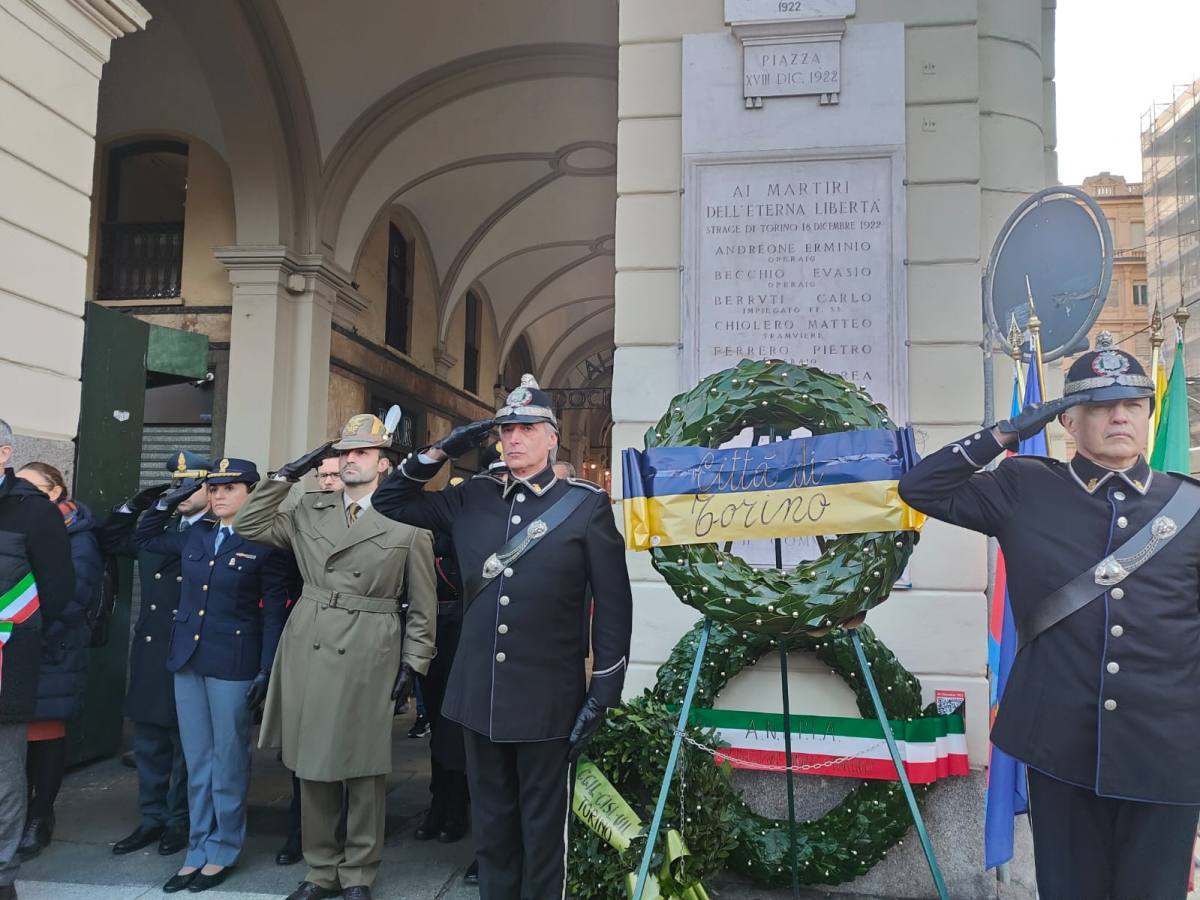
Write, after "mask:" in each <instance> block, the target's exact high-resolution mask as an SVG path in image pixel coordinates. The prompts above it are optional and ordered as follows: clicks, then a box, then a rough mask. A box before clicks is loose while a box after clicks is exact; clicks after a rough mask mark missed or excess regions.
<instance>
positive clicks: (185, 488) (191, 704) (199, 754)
mask: <svg viewBox="0 0 1200 900" xmlns="http://www.w3.org/2000/svg"><path fill="white" fill-rule="evenodd" d="M257 482H258V470H257V469H256V468H255V466H254V463H252V462H251V461H250V460H247V459H235V458H233V457H228V458H225V459H222V460H220V461H219V462H218V463H217V464H216V465H215V466H214V467H213V470H212V471H210V472H209V474H208V475H207V476H206V477H205V484H206V486H207V487H208V497H209V502H210V503H211V505H212V511H213V516H214V518H216V519H217V521H216V522H215V523H211V524H200V525H196V526H193V527H192V528H189V529H188V530H187V531H186V532H171V531H166V530H164V526H165V525H166V523H167V521H168V520H169V519H170V517H171V511H172V509H173V508H174V507H175V506H176V505H177V504H179V503H180V502H182V501H183V500H184V499H186V498H188V497H190V496H191V495H192V493H193V492H194V491H195V487H196V484H197V482H195V481H185V482H184V483H183V484H181V485H180V486H179V487H177V488H176V489H175V490H173V491H169V492H168V493H166V494H163V496H162V497H160V498H159V500H158V502H157V503H156V504H155V505H154V507H153V508H152V509H150V510H149V511H147V512H146V513H145V514H144V515H143V516H142V518H141V521H140V522H138V526H137V530H136V531H135V532H134V540H135V541H136V542H137V544H138V546H139V547H142V548H144V549H146V550H150V551H152V552H155V553H174V554H176V555H178V556H179V557H180V561H181V565H182V572H183V584H182V591H181V592H180V596H179V607H178V612H177V613H176V615H175V617H174V623H173V625H172V628H171V641H170V650H169V652H168V653H167V669H168V670H170V671H171V672H174V673H175V701H176V704H177V708H178V711H179V737H180V742H181V743H182V745H183V755H184V759H185V761H186V762H187V769H188V819H189V822H190V825H191V828H190V834H189V836H188V851H187V855H186V857H185V858H184V864H183V866H182V867H181V868H180V869H179V871H178V872H177V873H176V874H175V875H173V876H171V878H170V879H169V880H168V881H167V883H166V884H164V885H163V891H164V892H166V893H175V892H178V891H182V890H184V889H185V888H186V889H187V890H189V891H191V892H193V893H198V892H200V891H204V890H207V889H209V888H212V887H216V886H217V885H219V884H221V883H222V882H223V881H224V880H225V879H226V878H227V877H228V876H229V873H230V871H232V869H233V866H234V864H235V863H237V861H238V859H239V857H240V856H241V852H242V845H243V842H244V841H245V837H246V792H247V790H248V788H249V782H250V747H251V744H250V742H251V728H252V727H253V711H254V710H255V709H256V708H257V707H259V706H261V705H262V702H263V699H264V698H265V697H266V693H267V678H268V675H269V673H270V671H271V664H272V662H273V661H274V659H275V649H276V647H277V646H278V644H279V635H280V633H281V632H282V631H283V620H284V616H285V614H286V613H285V608H286V606H287V566H286V563H285V562H284V560H283V559H282V558H281V554H279V553H278V552H277V551H274V550H272V549H271V548H270V547H267V546H265V545H263V544H257V543H254V542H253V541H249V540H247V539H246V538H245V536H244V535H242V534H241V533H240V532H239V531H238V529H237V528H235V527H234V516H235V515H236V514H237V511H238V509H240V508H241V506H242V504H243V503H245V502H246V497H247V496H249V494H250V491H251V490H252V489H253V488H254V486H255V484H257Z"/></svg>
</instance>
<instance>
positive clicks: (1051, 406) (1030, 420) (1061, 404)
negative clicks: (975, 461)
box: [996, 394, 1091, 441]
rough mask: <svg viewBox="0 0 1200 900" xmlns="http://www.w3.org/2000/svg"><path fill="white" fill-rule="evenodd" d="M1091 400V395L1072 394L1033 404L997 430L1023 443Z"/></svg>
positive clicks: (998, 423) (1003, 422)
mask: <svg viewBox="0 0 1200 900" xmlns="http://www.w3.org/2000/svg"><path fill="white" fill-rule="evenodd" d="M1089 400H1091V395H1090V394H1071V395H1070V396H1069V397H1061V398H1059V399H1058V400H1047V401H1046V402H1045V403H1031V404H1030V405H1029V406H1026V407H1025V408H1024V409H1023V410H1021V411H1020V412H1019V413H1018V414H1017V415H1015V416H1013V417H1012V418H1011V419H1005V420H1004V421H1002V422H997V423H996V430H997V431H999V432H1001V433H1002V434H1015V435H1016V436H1017V440H1019V441H1023V440H1025V439H1027V438H1031V437H1033V436H1034V435H1035V434H1037V433H1038V432H1039V431H1041V430H1042V429H1043V428H1045V427H1046V426H1047V425H1049V424H1050V423H1051V422H1053V421H1054V420H1055V419H1057V418H1058V416H1059V414H1060V413H1062V412H1065V411H1066V410H1068V409H1070V408H1071V407H1072V406H1076V405H1078V404H1080V403H1087V402H1088V401H1089Z"/></svg>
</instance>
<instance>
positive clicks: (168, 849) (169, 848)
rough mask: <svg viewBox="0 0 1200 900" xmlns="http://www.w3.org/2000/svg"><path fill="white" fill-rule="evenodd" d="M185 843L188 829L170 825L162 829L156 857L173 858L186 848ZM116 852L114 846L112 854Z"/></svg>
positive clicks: (184, 826) (124, 851) (182, 826)
mask: <svg viewBox="0 0 1200 900" xmlns="http://www.w3.org/2000/svg"><path fill="white" fill-rule="evenodd" d="M187 843H188V827H187V826H186V825H172V826H171V827H170V828H164V829H163V833H162V837H160V838H159V839H158V855H159V856H174V855H175V854H176V853H178V852H179V851H180V850H182V849H183V848H184V847H186V846H187ZM134 849H137V848H134ZM116 852H117V848H116V846H114V847H113V853H116ZM121 852H122V853H127V852H128V851H126V850H122V851H121Z"/></svg>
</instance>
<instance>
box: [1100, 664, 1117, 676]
mask: <svg viewBox="0 0 1200 900" xmlns="http://www.w3.org/2000/svg"><path fill="white" fill-rule="evenodd" d="M1104 668H1106V669H1108V674H1109V675H1116V674H1117V673H1118V672H1120V671H1121V665H1120V663H1115V662H1110V663H1109V664H1108V665H1107V666H1105V667H1104Z"/></svg>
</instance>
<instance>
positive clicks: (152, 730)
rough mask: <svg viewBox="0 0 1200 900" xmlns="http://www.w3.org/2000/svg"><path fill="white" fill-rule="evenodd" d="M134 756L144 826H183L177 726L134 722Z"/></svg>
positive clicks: (182, 777) (184, 803) (184, 777)
mask: <svg viewBox="0 0 1200 900" xmlns="http://www.w3.org/2000/svg"><path fill="white" fill-rule="evenodd" d="M165 674H166V672H165V670H164V675H165ZM133 759H134V762H135V763H136V764H137V773H138V811H139V812H140V813H141V816H142V825H143V827H145V828H155V827H157V826H166V827H168V828H176V827H182V828H186V827H187V824H188V802H187V765H186V764H185V763H184V761H183V748H182V746H181V745H180V743H179V729H178V728H166V727H164V726H162V725H155V724H154V723H152V722H134V724H133Z"/></svg>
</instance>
